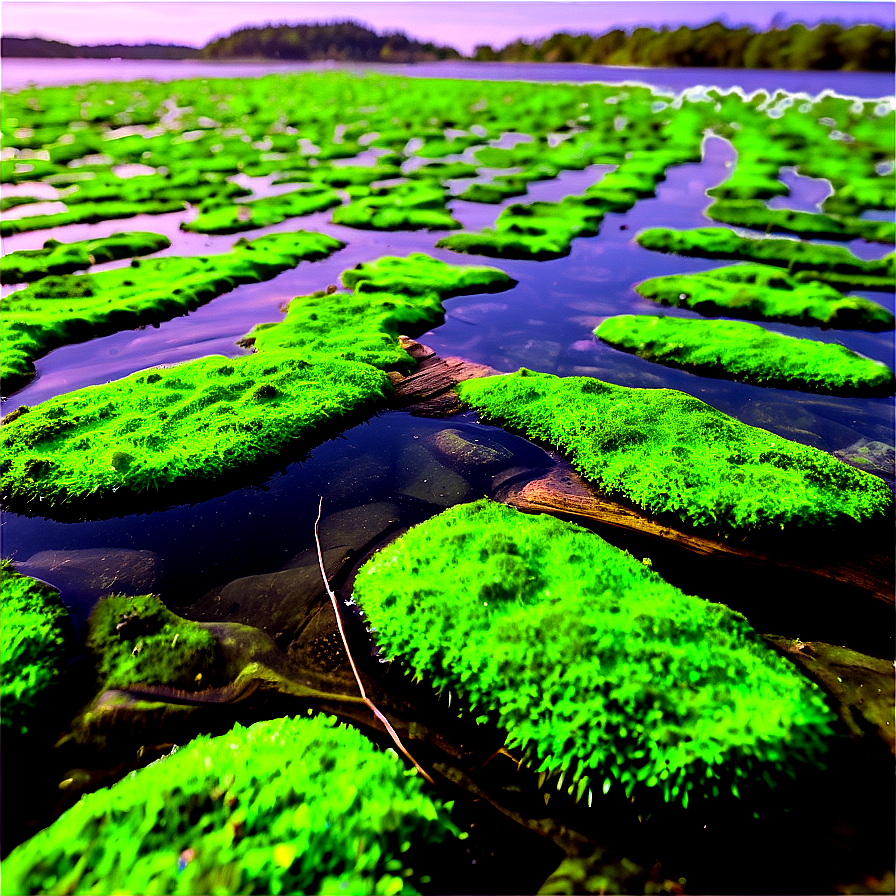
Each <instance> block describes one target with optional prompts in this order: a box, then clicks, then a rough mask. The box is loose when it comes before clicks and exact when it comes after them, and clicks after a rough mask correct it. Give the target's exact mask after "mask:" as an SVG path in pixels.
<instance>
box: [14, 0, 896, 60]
mask: <svg viewBox="0 0 896 896" xmlns="http://www.w3.org/2000/svg"><path fill="white" fill-rule="evenodd" d="M894 10H896V4H894V3H893V2H892V0H886V2H864V0H857V2H841V0H795V2H794V0H791V2H777V3H776V2H771V0H727V2H725V0H665V2H657V0H624V2H623V0H613V2H606V0H600V2H596V0H571V2H570V0H450V2H449V0H398V2H395V0H393V2H380V0H329V2H297V3H292V2H268V0H251V2H250V0H153V2H144V0H110V2H98V0H2V2H0V27H2V32H3V34H5V35H14V36H16V37H31V36H38V37H45V38H50V39H55V40H63V41H66V42H68V43H73V44H103V43H126V44H139V43H146V42H152V43H176V44H186V45H188V46H202V45H204V44H205V43H207V42H208V41H209V40H211V39H212V38H214V37H220V36H222V35H224V34H228V33H230V32H231V31H233V30H235V29H237V28H239V27H240V26H243V25H261V24H265V23H267V22H274V23H281V22H290V23H304V22H321V21H333V20H342V19H353V20H355V21H358V22H361V23H362V24H365V25H369V26H370V27H372V28H373V29H374V30H376V31H379V32H383V31H399V30H400V31H404V32H406V33H407V34H408V35H409V36H410V37H414V38H417V39H419V40H429V41H433V42H434V43H438V44H447V45H448V46H452V47H455V48H456V49H458V50H460V51H461V52H462V53H470V52H472V50H473V47H474V45H475V44H480V43H487V44H491V45H492V46H493V47H501V46H504V45H505V44H508V43H510V42H511V41H513V40H515V39H516V38H519V37H521V38H524V39H527V40H533V39H538V38H542V37H547V36H549V35H550V34H553V33H554V32H556V31H571V32H583V31H587V32H592V33H594V34H601V33H603V32H605V31H609V30H611V29H612V28H617V27H619V28H632V27H636V26H638V25H646V26H653V27H659V26H662V25H669V26H672V27H677V26H678V25H692V26H699V25H703V24H706V23H707V22H710V21H713V20H721V21H722V22H723V23H724V24H726V25H728V26H731V27H736V26H740V25H751V26H753V27H754V28H757V29H762V30H764V29H767V28H769V27H771V26H772V24H773V23H774V24H776V25H779V26H785V27H786V26H787V25H788V24H790V23H791V22H794V21H798V22H804V23H805V24H807V25H810V26H811V25H814V24H817V23H818V22H822V21H839V22H842V23H844V24H847V25H850V24H865V23H872V24H876V25H882V26H884V27H887V28H892V27H894Z"/></svg>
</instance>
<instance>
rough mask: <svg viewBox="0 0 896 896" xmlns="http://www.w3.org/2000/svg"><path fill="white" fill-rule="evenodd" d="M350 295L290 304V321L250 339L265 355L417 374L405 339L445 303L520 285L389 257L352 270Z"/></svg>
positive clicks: (485, 273) (496, 274)
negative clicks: (274, 352) (281, 353)
mask: <svg viewBox="0 0 896 896" xmlns="http://www.w3.org/2000/svg"><path fill="white" fill-rule="evenodd" d="M342 281H343V283H344V284H345V285H346V286H349V287H352V288H353V290H354V291H353V292H352V293H349V294H346V293H340V292H333V291H321V292H317V293H314V294H313V295H310V296H298V297H296V298H295V299H293V300H292V301H291V302H290V303H289V309H288V311H287V315H286V319H285V320H284V321H282V322H281V323H276V324H259V325H258V326H257V327H255V328H254V329H253V330H252V331H251V332H250V333H248V334H247V336H246V337H245V341H246V343H254V345H255V348H256V349H257V350H259V351H269V350H271V349H288V350H289V351H292V352H297V353H298V354H300V355H301V356H302V357H306V358H309V357H312V356H314V355H321V356H323V357H331V358H341V359H344V360H347V361H363V362H365V363H367V364H373V365H374V366H375V367H379V368H381V369H383V370H390V369H391V370H400V371H403V372H408V371H410V370H411V369H412V368H413V367H414V364H415V363H416V362H415V361H414V360H413V359H412V358H411V357H410V355H408V353H407V352H406V351H405V350H404V349H403V348H402V347H401V346H400V345H399V340H398V337H399V335H408V334H416V333H420V332H422V331H424V330H426V329H427V328H429V327H431V326H433V325H435V324H437V323H438V322H439V321H440V319H441V318H442V315H443V314H444V312H445V309H444V306H443V305H442V299H446V298H449V297H450V296H455V295H461V294H463V293H471V292H496V291H499V290H503V289H508V288H509V287H511V286H512V285H513V284H514V282H515V281H514V280H513V279H512V278H511V277H510V276H508V275H507V274H505V273H504V272H503V271H500V270H498V269H497V268H486V267H475V266H472V265H451V264H447V263H446V262H443V261H437V260H436V259H434V258H431V257H430V256H428V255H423V254H421V253H415V254H412V255H410V256H408V257H406V258H398V257H384V258H380V259H378V260H377V261H375V262H369V263H366V264H359V265H358V266H357V267H355V268H353V269H352V270H349V271H345V272H344V273H343V275H342Z"/></svg>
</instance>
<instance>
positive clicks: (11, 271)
mask: <svg viewBox="0 0 896 896" xmlns="http://www.w3.org/2000/svg"><path fill="white" fill-rule="evenodd" d="M170 245H171V240H169V239H168V237H166V236H162V235H161V234H158V233H137V232H130V233H113V234H112V235H111V236H107V237H100V238H99V239H95V240H82V241H80V242H77V243H62V242H60V241H59V240H47V241H46V242H45V243H44V247H43V248H42V249H21V250H19V251H18V252H10V253H8V254H7V255H4V256H3V259H2V261H0V283H24V282H26V281H30V280H38V279H40V278H41V277H46V276H47V275H49V274H71V273H73V272H74V271H80V270H84V269H85V268H89V267H91V266H92V265H95V264H102V263H103V262H106V261H114V260H115V259H118V258H132V257H134V256H137V255H151V254H152V253H153V252H159V251H161V250H162V249H167V248H168V247H169V246H170Z"/></svg>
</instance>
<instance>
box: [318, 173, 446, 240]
mask: <svg viewBox="0 0 896 896" xmlns="http://www.w3.org/2000/svg"><path fill="white" fill-rule="evenodd" d="M447 198H448V197H447V193H446V192H445V189H444V188H443V187H442V186H440V185H438V184H435V183H432V182H430V181H423V182H415V181H410V182H407V183H401V184H396V185H394V186H389V187H385V186H384V187H374V188H373V189H372V191H371V195H369V196H364V197H361V198H359V199H356V200H354V201H353V202H350V203H349V204H348V205H343V206H341V207H339V208H337V209H335V210H334V211H333V223H334V224H344V225H346V226H347V227H357V228H360V229H363V230H457V229H459V228H460V226H461V225H460V224H459V223H458V222H457V221H455V220H454V218H452V217H451V213H450V212H449V211H448V209H447V207H446V202H447Z"/></svg>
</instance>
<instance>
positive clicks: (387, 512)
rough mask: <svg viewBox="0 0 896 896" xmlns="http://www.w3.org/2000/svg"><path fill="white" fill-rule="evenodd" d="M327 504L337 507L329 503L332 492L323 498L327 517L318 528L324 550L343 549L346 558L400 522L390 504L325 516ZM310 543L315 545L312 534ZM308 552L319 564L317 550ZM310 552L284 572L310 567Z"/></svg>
mask: <svg viewBox="0 0 896 896" xmlns="http://www.w3.org/2000/svg"><path fill="white" fill-rule="evenodd" d="M328 504H335V502H331V501H330V492H329V489H328V490H327V494H326V496H325V497H324V504H323V512H324V514H325V516H324V517H323V519H322V520H321V521H320V525H319V526H318V535H319V537H320V543H321V548H322V549H323V550H325V551H327V550H342V551H344V552H345V554H346V555H347V556H355V555H356V554H359V553H361V552H363V551H364V549H365V548H367V547H368V545H372V544H376V543H377V542H379V541H381V540H382V539H383V537H384V536H385V535H386V534H387V533H388V532H390V531H391V530H392V529H394V528H395V527H396V526H398V525H400V523H401V511H400V510H399V508H398V507H397V506H396V505H395V504H392V503H390V502H389V501H375V502H373V503H371V504H361V505H359V506H357V507H349V508H347V509H346V510H339V511H337V512H336V513H331V514H329V515H326V514H327V506H328ZM310 544H311V545H313V544H314V541H313V533H311V541H310ZM309 551H310V553H311V554H312V555H313V556H314V559H315V562H317V549H316V547H310V548H309ZM309 551H303V552H302V553H301V554H298V555H297V556H296V557H295V558H293V559H292V560H290V561H289V563H287V564H286V565H285V566H284V569H289V568H292V567H293V566H296V565H298V566H304V565H307V563H308V562H309V557H308V554H309ZM318 577H319V574H318Z"/></svg>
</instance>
